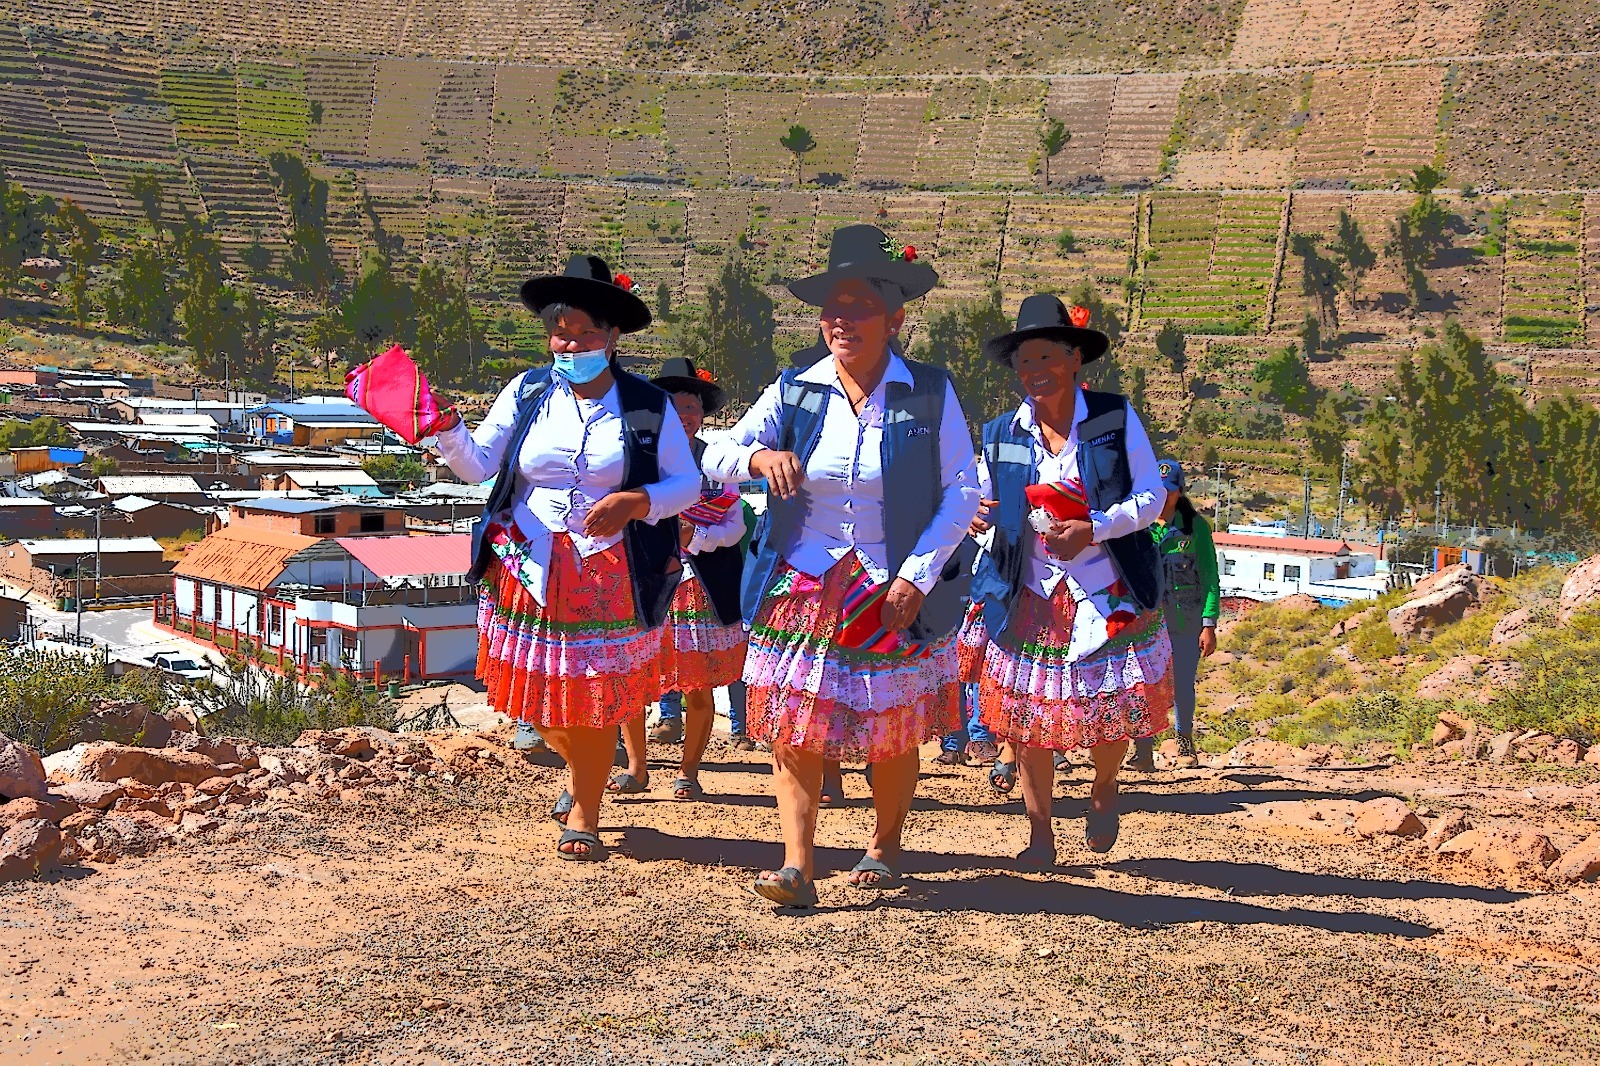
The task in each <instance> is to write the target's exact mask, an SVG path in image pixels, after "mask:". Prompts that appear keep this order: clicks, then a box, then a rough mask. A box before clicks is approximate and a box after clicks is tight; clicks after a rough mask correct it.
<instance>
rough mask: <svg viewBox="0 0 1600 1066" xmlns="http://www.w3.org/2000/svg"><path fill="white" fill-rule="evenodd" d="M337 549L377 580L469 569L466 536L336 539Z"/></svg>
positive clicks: (469, 543) (469, 541) (469, 548)
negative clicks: (342, 550)
mask: <svg viewBox="0 0 1600 1066" xmlns="http://www.w3.org/2000/svg"><path fill="white" fill-rule="evenodd" d="M338 542H339V547H341V548H343V549H344V550H345V551H347V552H349V553H350V554H351V555H352V556H353V557H355V559H356V561H357V562H359V563H361V565H362V566H365V567H366V568H367V569H368V570H371V571H372V572H373V573H374V574H377V575H378V576H379V577H381V578H396V577H413V576H416V575H419V574H464V573H466V572H467V571H468V570H469V569H471V567H472V535H471V534H470V533H424V534H421V535H419V536H415V537H340V538H338Z"/></svg>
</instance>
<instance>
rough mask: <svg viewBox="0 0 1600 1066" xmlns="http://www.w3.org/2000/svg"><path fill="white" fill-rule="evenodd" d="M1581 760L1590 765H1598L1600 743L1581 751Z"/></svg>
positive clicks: (1599, 761)
mask: <svg viewBox="0 0 1600 1066" xmlns="http://www.w3.org/2000/svg"><path fill="white" fill-rule="evenodd" d="M1583 761H1584V762H1586V763H1589V764H1590V765H1600V744H1597V745H1595V746H1594V747H1592V748H1590V749H1589V750H1588V751H1586V752H1584V753H1583Z"/></svg>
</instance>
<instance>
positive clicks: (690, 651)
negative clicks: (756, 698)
mask: <svg viewBox="0 0 1600 1066" xmlns="http://www.w3.org/2000/svg"><path fill="white" fill-rule="evenodd" d="M744 651H745V632H744V624H743V623H742V622H735V623H733V624H732V625H723V624H722V621H721V620H720V619H719V618H717V612H716V610H715V609H714V608H713V607H712V606H711V597H710V596H708V595H707V594H706V587H705V586H704V585H702V584H701V583H700V579H699V578H696V577H691V578H689V579H688V580H686V581H683V582H682V583H680V584H679V585H678V591H677V592H676V593H674V594H673V596H672V607H671V608H670V609H669V610H668V611H667V624H666V625H664V626H662V627H661V685H660V690H661V692H673V691H677V692H700V691H703V690H705V689H714V688H721V687H722V686H723V685H731V684H733V683H734V682H735V681H737V680H739V678H740V676H741V675H742V674H743V673H744Z"/></svg>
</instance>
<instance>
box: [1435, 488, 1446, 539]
mask: <svg viewBox="0 0 1600 1066" xmlns="http://www.w3.org/2000/svg"><path fill="white" fill-rule="evenodd" d="M1433 534H1434V536H1436V537H1442V536H1444V480H1443V479H1440V480H1438V481H1435V482H1434V483H1433Z"/></svg>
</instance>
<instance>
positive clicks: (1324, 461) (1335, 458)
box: [1306, 393, 1350, 471]
mask: <svg viewBox="0 0 1600 1066" xmlns="http://www.w3.org/2000/svg"><path fill="white" fill-rule="evenodd" d="M1349 434H1350V427H1349V425H1348V424H1346V422H1345V420H1344V412H1343V411H1341V410H1340V406H1339V401H1338V398H1337V397H1335V396H1334V395H1333V394H1332V393H1324V394H1323V395H1322V396H1321V398H1320V399H1318V400H1317V402H1316V410H1315V412H1314V413H1313V414H1312V416H1311V418H1309V419H1308V420H1307V421H1306V440H1307V442H1308V443H1309V444H1310V445H1311V457H1312V458H1313V459H1315V460H1316V461H1317V465H1319V466H1321V467H1322V468H1323V469H1324V470H1335V471H1336V470H1338V469H1339V463H1340V460H1341V459H1342V458H1343V457H1344V443H1345V440H1346V439H1347V438H1348V437H1349Z"/></svg>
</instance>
